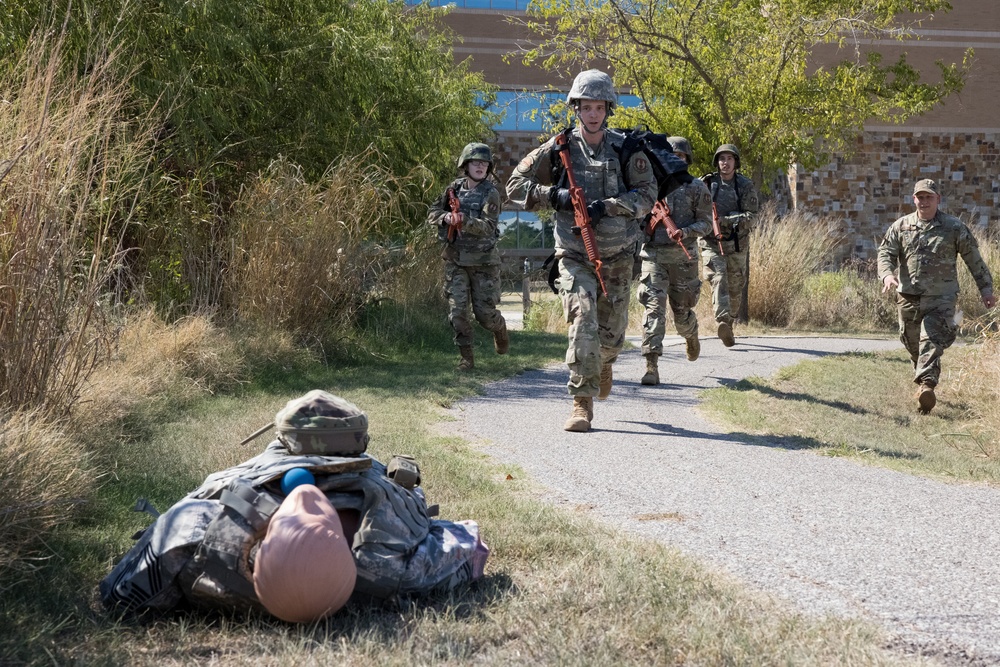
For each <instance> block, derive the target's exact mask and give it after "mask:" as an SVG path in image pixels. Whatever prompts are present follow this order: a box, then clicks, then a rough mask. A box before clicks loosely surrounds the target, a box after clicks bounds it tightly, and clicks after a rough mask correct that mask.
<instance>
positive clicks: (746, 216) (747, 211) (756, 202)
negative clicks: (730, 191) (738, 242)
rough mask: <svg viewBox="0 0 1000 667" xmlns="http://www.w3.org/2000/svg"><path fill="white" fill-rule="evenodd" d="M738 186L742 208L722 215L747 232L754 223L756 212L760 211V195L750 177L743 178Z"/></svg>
mask: <svg viewBox="0 0 1000 667" xmlns="http://www.w3.org/2000/svg"><path fill="white" fill-rule="evenodd" d="M740 187H741V191H740V208H741V209H742V210H741V211H740V212H735V211H734V212H732V213H730V214H729V215H726V216H724V217H725V218H726V220H729V221H730V222H731V223H733V224H738V225H739V226H740V227H741V228H742V229H743V230H745V231H746V232H749V231H750V230H751V229H753V227H754V225H755V224H756V222H757V213H759V212H760V195H759V194H757V188H756V187H754V184H753V181H751V180H750V179H746V180H744V181H743V182H742V183H741V184H740Z"/></svg>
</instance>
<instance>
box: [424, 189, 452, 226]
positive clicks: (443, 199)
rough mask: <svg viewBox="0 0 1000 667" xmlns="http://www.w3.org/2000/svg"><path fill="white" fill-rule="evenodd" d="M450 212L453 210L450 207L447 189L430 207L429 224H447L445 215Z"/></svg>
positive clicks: (428, 211) (428, 213) (428, 212)
mask: <svg viewBox="0 0 1000 667" xmlns="http://www.w3.org/2000/svg"><path fill="white" fill-rule="evenodd" d="M450 212H451V210H450V209H449V208H448V191H447V190H445V191H444V192H443V193H441V196H440V197H438V198H437V199H436V200H435V201H434V203H433V204H431V205H430V206H429V207H428V209H427V224H429V225H431V226H433V227H437V226H439V225H443V224H445V221H444V216H445V215H447V214H448V213H450Z"/></svg>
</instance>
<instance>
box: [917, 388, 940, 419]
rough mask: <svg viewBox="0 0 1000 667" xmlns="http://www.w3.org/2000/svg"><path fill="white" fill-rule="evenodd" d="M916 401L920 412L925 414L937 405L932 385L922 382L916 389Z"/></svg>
mask: <svg viewBox="0 0 1000 667" xmlns="http://www.w3.org/2000/svg"><path fill="white" fill-rule="evenodd" d="M917 403H918V404H919V405H920V414H922V415H926V414H927V413H928V412H930V411H931V410H933V409H934V406H935V405H937V396H935V395H934V387H932V386H931V385H929V384H927V383H924V384H922V385H920V390H919V391H917Z"/></svg>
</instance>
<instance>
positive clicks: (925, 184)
mask: <svg viewBox="0 0 1000 667" xmlns="http://www.w3.org/2000/svg"><path fill="white" fill-rule="evenodd" d="M921 192H930V193H931V194H932V195H940V194H941V192H940V191H939V190H938V184H937V181H935V180H934V179H932V178H924V179H921V180H919V181H917V182H916V184H915V185H914V186H913V194H914V195H917V194H919V193H921Z"/></svg>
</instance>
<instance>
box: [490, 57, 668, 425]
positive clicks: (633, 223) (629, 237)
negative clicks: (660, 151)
mask: <svg viewBox="0 0 1000 667" xmlns="http://www.w3.org/2000/svg"><path fill="white" fill-rule="evenodd" d="M566 102H567V104H568V105H569V106H570V107H572V108H573V110H574V112H575V114H576V121H577V122H576V126H575V127H573V128H570V129H568V130H566V131H565V132H563V133H560V134H559V135H557V136H555V137H553V138H552V139H550V140H549V141H547V142H545V143H544V144H543V145H542V146H540V147H539V148H536V149H535V150H533V151H532V152H531V153H529V154H528V155H527V156H526V157H525V158H524V159H523V160H521V162H520V163H519V164H518V166H517V169H515V170H514V174H513V175H512V176H511V177H510V180H509V181H508V182H507V195H508V197H509V198H510V199H511V201H513V202H515V203H516V204H518V205H520V206H522V207H523V208H524V209H525V210H528V211H536V210H541V209H546V208H551V209H554V210H555V216H554V218H555V257H556V261H557V269H558V279H557V281H556V282H557V283H558V290H559V295H560V297H561V298H562V304H563V313H564V315H565V317H566V321H567V322H568V323H569V335H568V339H569V340H568V348H567V350H566V365H567V366H568V367H569V382H568V383H567V387H568V389H569V393H570V395H571V396H573V412H572V414H571V416H570V418H569V419H568V420H567V421H566V423H565V426H564V427H563V428H565V429H566V430H567V431H577V432H583V431H589V430H590V424H591V422H592V421H593V418H594V396H597V397H598V398H599V399H604V398H607V397H608V395H609V394H610V393H611V386H612V382H613V374H612V364H613V363H614V362H615V360H617V358H618V353H619V352H620V351H621V349H622V346H623V345H624V343H625V328H626V326H627V324H628V303H629V294H630V292H631V283H632V265H633V262H634V259H633V256H634V253H635V248H636V243H637V240H638V235H639V223H638V221H639V220H640V219H641V218H642V217H643V216H645V215H646V214H647V213H649V211H650V209H651V208H652V206H653V202H655V201H656V192H657V186H656V178H655V176H654V175H653V170H652V168H651V165H650V162H649V159H648V158H647V157H646V156H645V154H643V152H642V151H636V152H635V153H633V154H632V155H631V156H628V157H627V159H626V160H625V161H624V162H625V163H624V164H623V163H622V162H623V161H622V159H620V158H619V155H618V153H617V151H616V150H615V147H614V145H613V141H614V140H615V139H616V138H617V133H615V132H613V131H612V130H609V129H608V128H607V120H608V117H609V116H611V115H612V114H613V113H614V109H615V102H616V96H615V90H614V85H613V83H612V81H611V77H610V76H608V75H607V74H606V73H604V72H601V71H599V70H588V71H585V72H581V73H580V74H579V75H577V77H576V79H575V80H574V81H573V86H572V88H571V89H570V92H569V95H568V96H567V98H566ZM563 141H565V144H562V142H563ZM557 146H560V147H561V148H560V150H567V151H568V153H567V154H568V156H569V157H568V159H569V162H570V165H571V169H572V173H573V177H574V182H575V183H576V184H577V186H578V187H580V188H582V193H583V199H584V202H585V204H586V217H587V218H589V220H590V226H591V228H592V230H593V233H594V240H595V244H594V245H595V246H596V250H597V252H598V253H599V255H600V268H599V271H600V273H599V274H598V268H597V267H595V263H594V262H592V261H591V260H590V259H589V256H588V253H587V248H586V245H585V238H584V237H583V235H582V234H581V229H580V228H579V227H578V226H577V224H576V222H575V218H574V208H573V201H572V197H571V195H570V189H569V187H570V184H569V176H568V174H567V170H566V169H565V168H563V165H562V156H560V154H559V153H558V152H557V150H556V149H557ZM626 183H628V187H626ZM605 290H606V291H605Z"/></svg>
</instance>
